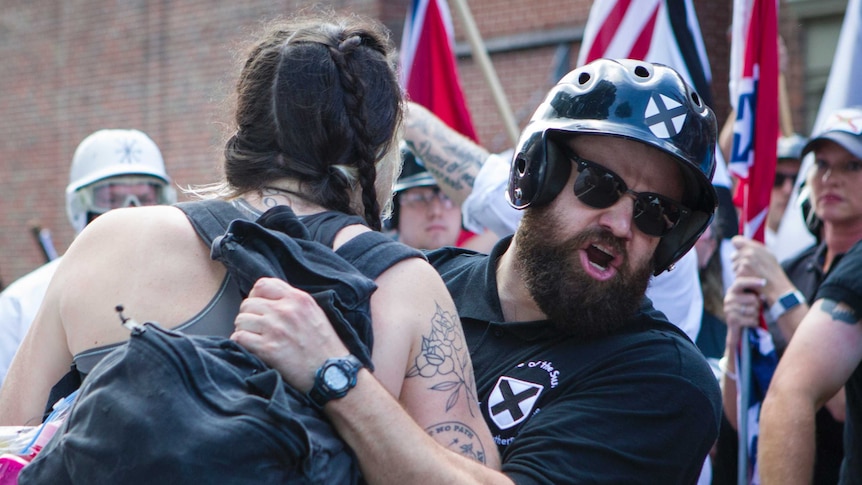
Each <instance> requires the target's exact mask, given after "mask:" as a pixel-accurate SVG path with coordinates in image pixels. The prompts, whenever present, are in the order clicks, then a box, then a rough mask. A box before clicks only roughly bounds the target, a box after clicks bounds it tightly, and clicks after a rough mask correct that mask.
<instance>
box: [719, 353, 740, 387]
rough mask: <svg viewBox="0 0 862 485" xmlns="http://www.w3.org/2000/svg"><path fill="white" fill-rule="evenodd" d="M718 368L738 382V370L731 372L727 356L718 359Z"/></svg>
mask: <svg viewBox="0 0 862 485" xmlns="http://www.w3.org/2000/svg"><path fill="white" fill-rule="evenodd" d="M718 369H719V370H720V371H721V373H722V374H724V376H725V377H727V378H728V379H730V380H732V381H733V382H736V372H730V371H728V370H727V357H722V358H720V359H718Z"/></svg>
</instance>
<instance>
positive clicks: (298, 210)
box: [241, 180, 326, 216]
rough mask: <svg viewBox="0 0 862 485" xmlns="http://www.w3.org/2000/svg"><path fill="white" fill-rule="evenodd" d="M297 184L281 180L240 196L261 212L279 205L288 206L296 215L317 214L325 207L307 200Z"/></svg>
mask: <svg viewBox="0 0 862 485" xmlns="http://www.w3.org/2000/svg"><path fill="white" fill-rule="evenodd" d="M298 186H299V184H298V183H296V182H292V181H289V180H282V181H279V182H278V183H273V184H271V185H267V186H266V187H263V188H262V189H260V190H259V191H249V192H246V193H244V194H242V196H241V197H242V198H243V199H244V200H245V201H246V202H247V203H248V204H249V205H250V206H252V207H254V208H255V209H257V210H259V211H261V212H266V211H267V210H268V209H270V208H272V207H275V206H279V205H286V206H288V207H290V208H291V209H292V210H293V212H294V213H295V214H296V215H298V216H305V215H310V214H317V213H319V212H323V211H325V210H326V208H325V207H323V206H321V205H318V204H316V203H314V202H311V201H310V200H308V199H307V198H306V197H305V195H304V194H303V193H302V192H301V191H300V190H299V188H298Z"/></svg>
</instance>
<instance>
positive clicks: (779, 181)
mask: <svg viewBox="0 0 862 485" xmlns="http://www.w3.org/2000/svg"><path fill="white" fill-rule="evenodd" d="M798 176H799V174H798V173H789V174H788V173H781V172H775V180H773V181H772V186H773V187H775V188H778V187H784V183H785V182H787V181H788V180H790V182H791V183H795V182H796V177H798Z"/></svg>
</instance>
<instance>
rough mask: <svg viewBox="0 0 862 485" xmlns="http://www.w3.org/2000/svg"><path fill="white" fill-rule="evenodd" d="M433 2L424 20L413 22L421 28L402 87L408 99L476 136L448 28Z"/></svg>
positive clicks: (458, 128) (437, 6)
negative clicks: (407, 76)
mask: <svg viewBox="0 0 862 485" xmlns="http://www.w3.org/2000/svg"><path fill="white" fill-rule="evenodd" d="M437 2H438V0H429V2H428V8H427V10H426V12H425V19H424V23H423V25H419V26H416V28H418V29H421V30H420V34H419V41H418V42H417V43H416V52H415V53H414V55H413V65H412V67H411V69H410V79H408V80H407V83H406V84H407V85H406V86H405V88H406V90H407V94H408V95H409V97H410V100H411V101H414V102H416V103H418V104H421V105H422V106H424V107H426V108H428V110H429V111H431V112H432V113H434V114H435V115H436V116H437V117H438V118H440V119H441V120H443V121H444V122H445V123H446V124H448V125H449V126H451V127H452V128H454V129H455V130H457V131H458V132H460V133H461V134H463V135H464V136H467V137H469V138H472V139H473V140H477V139H478V138H477V136H476V130H475V129H474V127H473V122H472V121H471V119H470V113H469V111H468V110H467V103H466V101H465V100H464V93H463V91H462V90H461V85H460V82H459V80H458V71H457V68H456V64H455V55H454V53H453V50H452V47H451V44H450V41H449V32H448V31H447V30H446V24H445V23H444V21H443V16H442V14H441V11H440V7H439V5H438V4H437Z"/></svg>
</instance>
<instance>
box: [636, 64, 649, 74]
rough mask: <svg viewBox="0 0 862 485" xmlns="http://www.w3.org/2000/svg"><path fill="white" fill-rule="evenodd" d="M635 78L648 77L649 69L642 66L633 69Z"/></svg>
mask: <svg viewBox="0 0 862 485" xmlns="http://www.w3.org/2000/svg"><path fill="white" fill-rule="evenodd" d="M635 76H638V77H649V69H647V68H645V67H644V66H637V67H635Z"/></svg>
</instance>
